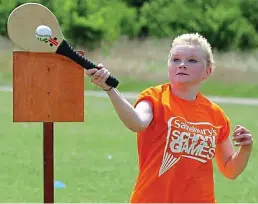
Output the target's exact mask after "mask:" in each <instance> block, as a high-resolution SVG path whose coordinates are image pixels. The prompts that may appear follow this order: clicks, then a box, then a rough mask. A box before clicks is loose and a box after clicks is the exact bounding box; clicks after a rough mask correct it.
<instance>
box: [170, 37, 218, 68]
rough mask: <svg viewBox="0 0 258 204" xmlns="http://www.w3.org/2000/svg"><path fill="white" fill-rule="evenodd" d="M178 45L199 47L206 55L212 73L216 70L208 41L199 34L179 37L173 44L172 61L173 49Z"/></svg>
mask: <svg viewBox="0 0 258 204" xmlns="http://www.w3.org/2000/svg"><path fill="white" fill-rule="evenodd" d="M177 45H199V46H200V47H201V48H202V50H203V51H204V53H205V55H206V61H207V65H208V66H211V69H212V71H213V70H214V68H215V62H214V58H213V54H212V48H211V45H210V43H209V42H208V41H207V39H206V38H205V37H203V36H201V35H200V34H198V33H187V34H182V35H179V36H177V37H176V38H175V39H174V40H173V42H172V47H171V49H170V53H169V56H168V58H169V59H168V60H170V58H171V55H172V49H173V48H174V47H175V46H177Z"/></svg>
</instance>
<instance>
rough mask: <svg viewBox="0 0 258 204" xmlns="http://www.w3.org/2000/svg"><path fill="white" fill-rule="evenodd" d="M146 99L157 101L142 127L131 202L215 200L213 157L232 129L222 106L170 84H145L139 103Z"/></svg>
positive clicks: (152, 101) (138, 137) (208, 201)
mask: <svg viewBox="0 0 258 204" xmlns="http://www.w3.org/2000/svg"><path fill="white" fill-rule="evenodd" d="M142 100H148V101H150V102H151V103H152V106H153V120H152V122H151V124H150V125H149V126H148V127H147V128H146V129H145V130H144V131H142V132H138V133H137V143H138V155H139V175H138V178H137V181H136V184H135V187H134V189H133V192H132V195H131V199H130V202H131V203H164V202H166V203H182V202H184V203H189V202H190V203H194V202H206V203H214V202H216V200H215V196H214V183H213V167H212V160H211V159H212V158H213V157H214V156H215V149H216V144H218V143H220V142H222V141H225V140H226V139H227V138H228V136H229V132H230V126H229V125H230V121H229V119H228V118H227V116H225V113H224V112H223V110H222V109H221V108H220V107H219V106H218V105H216V104H214V103H212V102H211V101H209V100H208V99H206V98H205V97H204V96H202V95H201V94H200V93H199V94H198V96H197V98H196V100H194V101H188V100H184V99H181V98H179V97H177V96H176V95H174V94H173V93H172V92H171V88H170V85H169V84H162V85H159V86H156V87H151V88H148V89H146V90H145V91H143V92H142V93H141V94H140V96H139V98H138V100H137V101H136V103H135V106H136V104H137V103H139V102H140V101H142Z"/></svg>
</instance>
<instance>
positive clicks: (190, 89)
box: [170, 84, 200, 101]
mask: <svg viewBox="0 0 258 204" xmlns="http://www.w3.org/2000/svg"><path fill="white" fill-rule="evenodd" d="M170 86H171V91H172V92H173V93H174V94H175V95H176V96H178V97H179V98H182V99H184V100H189V101H193V100H195V99H196V97H197V95H198V92H199V88H200V85H195V86H189V85H188V86H187V85H185V86H184V85H172V84H171V85H170Z"/></svg>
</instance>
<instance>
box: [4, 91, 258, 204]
mask: <svg viewBox="0 0 258 204" xmlns="http://www.w3.org/2000/svg"><path fill="white" fill-rule="evenodd" d="M0 99H1V100H0V128H1V131H0V137H1V140H0V141H1V143H0V161H1V168H0V189H1V193H0V202H1V203H7V202H12V203H21V202H22V203H27V202H42V201H43V194H42V192H43V190H42V187H43V183H42V182H43V172H42V134H43V132H42V131H43V130H42V128H43V127H42V123H13V122H12V93H3V92H0ZM222 107H223V108H224V109H225V111H226V113H227V114H228V115H229V116H230V117H231V120H232V125H235V124H236V123H241V124H244V125H246V127H247V128H248V129H250V130H251V131H252V132H253V133H254V136H255V139H256V133H257V132H258V126H257V119H256V116H257V115H258V108H257V107H255V106H250V107H247V106H244V105H241V106H240V105H222ZM257 159H258V148H257V142H256V141H255V143H254V149H253V154H252V157H251V160H250V162H249V165H248V167H247V168H246V170H245V172H244V173H243V174H242V175H241V176H240V177H239V178H238V179H237V180H234V181H232V180H227V179H225V178H224V177H223V176H222V175H221V174H220V173H219V172H218V170H217V168H216V166H215V186H216V197H217V200H218V202H219V203H225V202H230V203H241V202H244V203H251V202H253V203H254V202H257V201H258V194H257V192H258V186H257V181H258V175H257V169H258V163H257ZM137 170H138V169H137V154H136V137H135V134H134V133H132V132H130V131H129V130H127V129H126V128H125V127H124V126H123V125H122V123H121V122H120V121H119V119H118V117H117V116H116V114H115V112H114V110H113V109H112V106H111V103H110V101H109V100H107V99H105V98H97V97H87V98H86V100H85V122H83V123H56V124H55V179H56V180H59V181H62V182H64V183H65V184H66V188H64V189H56V190H55V202H65V203H68V202H73V203H75V202H76V203H79V202H84V203H85V202H105V203H107V202H109V203H113V202H128V199H129V196H130V193H131V190H132V188H133V185H134V182H135V178H136V175H137Z"/></svg>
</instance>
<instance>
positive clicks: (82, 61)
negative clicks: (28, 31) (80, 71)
mask: <svg viewBox="0 0 258 204" xmlns="http://www.w3.org/2000/svg"><path fill="white" fill-rule="evenodd" d="M56 53H57V54H60V55H63V56H66V57H68V58H70V59H71V60H73V61H74V62H76V63H77V64H79V65H81V66H82V67H83V68H85V69H93V68H98V66H97V65H96V64H94V63H93V62H91V61H89V60H88V59H87V58H86V57H84V56H82V55H80V54H79V53H78V52H76V51H75V50H74V49H73V48H72V47H71V46H70V45H69V44H68V42H67V41H66V40H63V41H62V43H61V44H60V46H59V47H58V49H57V51H56ZM106 84H107V85H109V86H112V87H114V88H116V87H117V86H118V84H119V81H118V80H117V79H116V78H115V77H113V76H111V75H110V76H109V77H108V79H107V80H106Z"/></svg>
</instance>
